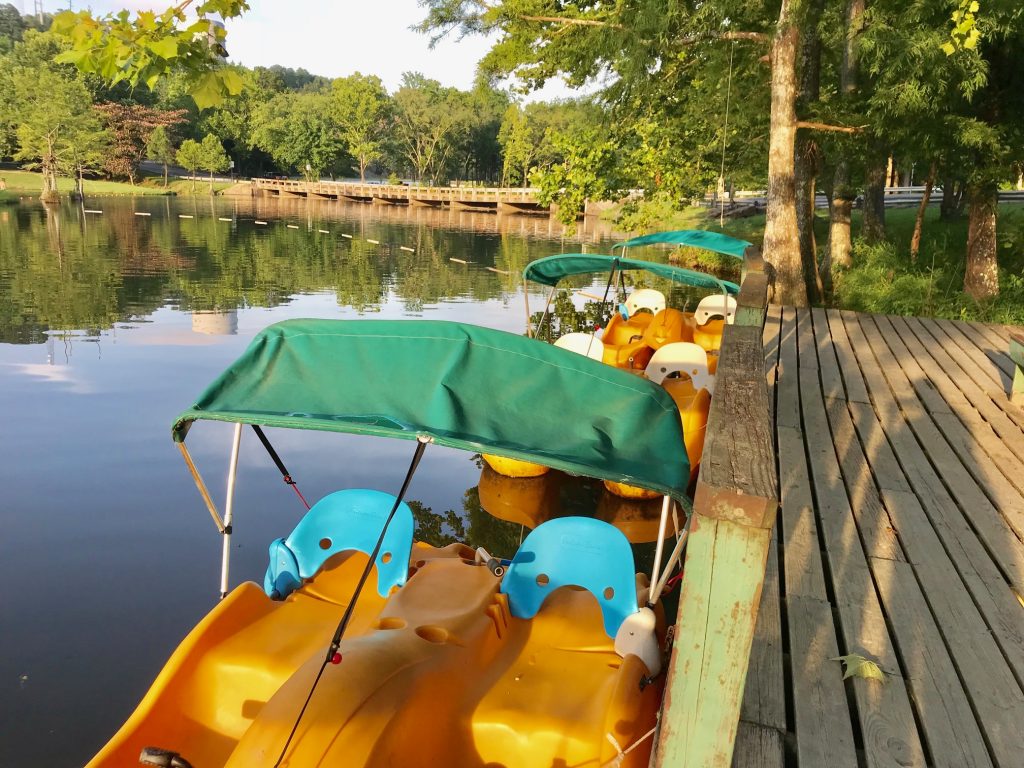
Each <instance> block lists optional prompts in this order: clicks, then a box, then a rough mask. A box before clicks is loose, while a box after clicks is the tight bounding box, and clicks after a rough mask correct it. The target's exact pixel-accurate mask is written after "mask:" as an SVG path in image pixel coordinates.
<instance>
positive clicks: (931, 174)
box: [910, 160, 936, 263]
mask: <svg viewBox="0 0 1024 768" xmlns="http://www.w3.org/2000/svg"><path fill="white" fill-rule="evenodd" d="M935 173H936V166H935V161H934V160H933V161H932V164H931V166H930V167H929V168H928V178H927V179H925V180H924V194H923V195H922V196H921V204H920V205H919V206H917V218H916V219H914V236H913V237H911V238H910V260H911V261H912V262H914V263H916V262H917V254H918V253H919V252H920V250H921V230H922V229H923V228H924V212H925V211H926V210H928V202H929V201H930V200H931V199H932V185H933V184H935Z"/></svg>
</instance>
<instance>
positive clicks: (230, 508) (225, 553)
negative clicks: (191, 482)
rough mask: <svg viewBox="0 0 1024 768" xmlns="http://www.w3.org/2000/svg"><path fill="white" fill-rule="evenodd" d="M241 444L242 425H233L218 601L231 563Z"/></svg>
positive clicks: (221, 597)
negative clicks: (232, 531)
mask: <svg viewBox="0 0 1024 768" xmlns="http://www.w3.org/2000/svg"><path fill="white" fill-rule="evenodd" d="M241 444H242V424H241V422H238V423H237V424H235V432H234V435H233V436H232V439H231V459H230V461H229V462H228V490H227V496H226V498H225V500H224V529H223V530H222V531H221V533H222V534H223V536H224V542H223V546H222V547H221V556H220V599H221V600H223V599H224V598H225V597H227V594H228V569H229V566H230V563H231V521H232V519H234V511H235V480H236V478H237V477H238V449H239V447H240V446H241Z"/></svg>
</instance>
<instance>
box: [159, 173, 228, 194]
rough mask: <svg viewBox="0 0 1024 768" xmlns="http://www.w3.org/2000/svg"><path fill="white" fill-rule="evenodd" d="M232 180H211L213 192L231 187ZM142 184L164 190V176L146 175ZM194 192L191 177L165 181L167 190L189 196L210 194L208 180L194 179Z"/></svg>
mask: <svg viewBox="0 0 1024 768" xmlns="http://www.w3.org/2000/svg"><path fill="white" fill-rule="evenodd" d="M234 185H235V183H234V182H231V181H215V182H213V191H214V194H219V193H221V192H222V191H224V190H225V189H227V188H228V187H233V186H234ZM142 186H144V187H145V188H146V189H147V190H155V191H157V192H164V177H163V176H147V177H146V178H145V179H143V181H142ZM195 187H196V189H195V192H193V191H192V180H191V179H171V180H170V181H169V182H168V183H167V190H166V191H167V192H168V193H169V194H174V195H182V196H186V197H187V196H189V195H195V196H196V197H203V196H208V195H209V194H210V182H208V181H202V180H200V179H196V184H195Z"/></svg>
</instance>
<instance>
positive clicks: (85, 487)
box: [0, 199, 614, 768]
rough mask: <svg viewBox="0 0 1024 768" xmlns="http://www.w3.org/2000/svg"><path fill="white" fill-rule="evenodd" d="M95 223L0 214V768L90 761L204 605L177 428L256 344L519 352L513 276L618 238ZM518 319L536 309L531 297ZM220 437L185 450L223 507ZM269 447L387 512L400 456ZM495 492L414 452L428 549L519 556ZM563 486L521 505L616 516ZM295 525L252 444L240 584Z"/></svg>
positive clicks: (597, 497) (413, 213) (15, 210)
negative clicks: (455, 540) (400, 333)
mask: <svg viewBox="0 0 1024 768" xmlns="http://www.w3.org/2000/svg"><path fill="white" fill-rule="evenodd" d="M89 207H90V208H92V209H99V210H102V211H103V213H102V214H91V213H85V212H83V211H82V210H81V209H79V208H75V207H70V206H68V207H64V208H61V209H57V210H51V211H46V210H44V209H43V208H42V207H41V206H38V205H37V204H35V203H29V202H26V203H23V204H22V205H19V206H13V207H8V208H0V487H2V490H0V524H2V533H0V584H2V585H3V592H4V594H3V596H2V597H0V649H2V652H0V766H3V768H16V767H20V766H55V767H60V766H74V765H81V764H82V763H84V762H85V761H86V760H88V759H89V758H90V757H91V756H92V755H93V754H94V753H95V752H96V751H97V750H98V749H99V747H100V746H102V744H103V743H104V742H105V741H106V740H107V739H108V738H109V737H110V736H111V735H113V733H114V732H115V730H116V729H117V728H118V727H119V726H120V724H121V723H122V722H123V721H124V720H125V718H126V717H127V716H128V715H129V714H130V712H131V711H132V709H133V708H134V706H135V704H136V703H137V702H138V700H139V699H140V697H141V696H142V695H143V693H144V692H145V690H146V689H147V688H148V686H149V684H150V682H151V681H152V679H153V677H154V676H155V675H156V673H157V672H158V671H159V669H160V667H161V666H162V664H163V662H164V661H165V660H166V659H167V657H168V655H169V654H170V652H171V651H172V650H173V649H174V647H175V646H176V645H177V643H178V642H179V641H180V640H181V638H182V637H183V636H184V634H185V633H186V632H187V631H188V630H189V629H191V627H192V626H193V625H194V624H195V623H196V622H197V621H198V620H199V619H200V618H201V617H202V616H203V615H204V614H205V613H206V612H207V611H208V610H209V609H210V608H211V606H212V605H213V603H214V601H215V600H216V597H217V589H218V578H219V570H220V546H221V540H220V536H219V535H217V533H216V529H215V528H214V527H213V525H212V523H211V521H210V518H209V515H208V514H207V512H206V511H205V508H204V506H203V504H202V502H201V499H200V497H199V495H198V493H197V492H196V489H195V487H194V485H193V484H192V481H191V478H190V477H189V475H188V472H187V470H186V469H185V467H184V465H183V463H182V461H181V459H180V456H179V454H178V452H177V451H176V450H175V449H174V446H173V444H172V442H171V438H170V425H171V422H172V421H173V419H174V417H175V416H176V415H177V413H178V412H180V411H181V410H183V409H184V408H186V407H187V406H188V405H190V404H191V402H192V401H193V399H194V398H195V397H196V396H197V395H198V394H199V393H200V392H201V391H202V390H203V388H204V387H205V386H206V384H208V383H209V382H210V380H212V379H213V378H214V377H215V376H216V375H217V374H218V373H219V372H220V371H221V370H222V369H224V368H225V367H226V366H227V365H228V364H229V363H230V362H231V361H233V360H234V359H235V358H236V357H237V356H238V355H239V354H240V353H241V352H242V351H243V349H244V348H245V346H246V345H247V344H248V342H249V340H250V339H251V338H252V336H253V335H254V334H255V333H256V332H257V331H259V330H261V329H262V328H264V327H265V326H267V325H269V324H270V323H273V322H276V321H278V320H283V319H287V318H294V317H325V318H356V317H382V318H405V317H423V318H437V319H448V320H459V321H467V322H472V323H477V324H480V325H486V326H490V327H495V328H501V329H505V330H510V331H515V332H522V329H523V327H524V302H523V296H522V293H521V287H520V278H519V276H520V275H521V273H522V270H523V267H524V266H525V265H526V264H527V262H529V261H530V260H532V259H535V258H539V257H542V256H546V255H550V254H553V253H559V252H562V251H578V250H579V249H580V247H581V245H583V244H587V245H588V247H589V250H591V251H601V250H602V244H601V242H600V241H601V239H602V238H603V237H608V236H610V233H608V232H605V231H601V230H597V231H595V230H593V229H590V228H583V229H582V230H581V231H580V232H579V233H578V234H577V235H575V236H574V237H572V238H565V239H562V237H561V235H562V232H561V227H560V226H559V225H557V224H556V223H554V222H551V221H549V220H548V219H547V218H534V217H496V216H493V215H488V214H472V213H460V212H454V213H449V212H448V211H434V210H425V209H404V208H394V209H388V208H385V209H374V208H371V207H370V206H360V205H343V204H338V203H329V202H323V203H317V202H310V203H307V202H305V201H298V200H292V201H250V200H248V199H245V200H239V201H230V200H216V201H214V200H209V201H207V200H194V201H193V200H189V201H174V200H170V199H139V200H135V201H128V200H92V201H90V203H89ZM140 213H143V214H149V215H137V214H140ZM184 217H188V218H184ZM256 220H260V221H265V222H266V225H257V224H256V223H255V221H256ZM343 235H351V236H352V237H351V239H349V238H346V237H344V236H343ZM368 240H377V241H379V243H380V244H379V245H377V244H373V243H370V242H367V241H368ZM603 245H604V248H605V250H606V247H607V243H604V244H603ZM405 249H409V250H405ZM452 258H457V259H462V260H464V261H466V262H469V263H468V264H460V263H457V262H453V261H451V260H450V259H452ZM488 267H491V268H493V269H495V270H500V271H499V272H495V271H490V270H488V269H487V268H488ZM504 273H508V274H504ZM531 303H532V304H533V307H534V309H535V310H536V309H540V307H541V306H542V304H543V297H542V295H541V294H540V293H537V294H535V295H531ZM230 432H231V428H230V426H226V425H218V424H212V423H201V424H198V425H197V427H196V428H195V429H193V430H192V432H191V433H190V435H189V445H190V448H191V450H192V453H193V456H194V457H195V459H196V462H197V464H198V465H199V467H200V470H201V471H202V472H203V473H204V476H205V477H206V479H207V481H208V483H209V484H210V486H211V491H213V493H214V496H215V498H216V499H217V501H218V504H221V503H222V499H223V488H224V475H225V469H226V465H227V457H228V451H229V445H230ZM270 436H271V439H272V440H273V442H274V443H275V447H276V448H277V449H278V451H279V453H280V454H281V456H282V458H283V459H284V461H285V463H286V464H287V465H288V468H289V469H290V470H291V472H292V474H293V475H294V477H295V478H296V479H297V481H298V483H299V486H300V487H301V489H302V491H303V492H304V493H305V495H306V496H307V498H310V499H311V500H312V499H316V498H319V497H321V496H322V495H324V494H326V493H329V492H331V491H333V490H337V489H339V488H345V487H368V488H380V489H385V490H391V491H396V490H397V489H398V487H399V485H400V484H401V480H402V477H403V474H404V472H405V469H406V466H407V463H408V460H409V458H410V456H411V451H412V444H410V443H406V442H404V441H385V440H379V439H371V438H364V437H350V436H342V435H321V434H316V433H310V432H293V433H288V432H285V431H280V430H279V431H276V432H274V433H273V434H271V435H270ZM500 482H501V481H500V480H499V481H496V480H495V478H493V477H486V476H485V477H484V483H483V484H482V483H481V470H480V467H479V460H478V459H476V458H475V457H473V456H472V455H469V454H466V453H460V452H456V451H451V450H446V449H440V448H436V447H432V448H430V449H428V451H427V453H426V456H425V458H424V460H423V463H422V464H421V466H420V469H419V471H418V473H417V475H416V477H415V479H414V481H413V484H412V487H411V489H410V491H409V495H408V497H409V499H411V500H413V501H415V502H416V503H417V504H416V505H415V508H416V511H417V525H418V535H419V536H421V537H426V538H428V539H435V540H444V539H446V538H450V537H452V536H458V537H460V538H461V537H465V538H468V539H469V540H471V541H472V542H473V543H475V544H483V545H485V546H488V547H489V548H491V549H492V551H494V552H496V553H500V554H502V555H506V556H510V555H511V554H512V553H513V552H514V550H515V547H516V545H517V544H518V541H519V536H520V535H521V529H520V527H519V526H518V525H514V524H512V523H505V522H501V521H499V520H497V519H496V518H494V517H492V516H491V515H488V514H487V513H486V512H485V511H483V510H482V509H481V497H484V500H485V502H486V501H487V499H493V498H497V497H498V496H500V495H501V493H502V488H500V487H497V486H496V483H499V484H500ZM553 482H554V485H549V486H548V487H546V488H545V489H543V491H542V492H536V488H534V490H533V491H530V492H529V493H527V494H526V496H530V494H531V493H532V494H533V496H532V497H531V498H533V499H534V502H535V503H536V504H538V505H540V504H547V505H554V506H555V507H558V508H560V509H561V510H562V511H563V512H565V511H569V510H584V511H585V510H586V509H588V508H589V509H590V510H591V511H593V510H594V509H595V508H598V507H600V509H598V514H614V511H613V512H611V513H609V512H608V508H607V506H608V501H607V500H606V499H604V497H603V496H602V491H601V489H600V487H599V486H598V487H594V486H595V485H596V484H593V483H587V482H581V481H568V480H559V481H553ZM513 490H515V489H513ZM538 494H539V495H538ZM526 496H521V497H516V498H526ZM513 497H515V494H513ZM540 497H543V499H541V498H540ZM505 498H508V496H507V495H506V496H505ZM534 502H530V503H534ZM524 503H525V502H524ZM602 505H603V506H602ZM304 511H305V510H304V508H303V507H302V506H301V505H300V503H299V502H298V500H297V498H296V497H295V496H294V495H293V493H292V492H291V490H290V489H288V488H287V486H285V485H284V484H283V483H282V482H281V479H280V476H279V475H278V473H277V471H276V470H275V468H274V466H273V465H272V464H271V462H270V461H269V459H268V458H267V456H266V454H265V453H264V451H263V449H262V448H261V447H260V446H259V444H258V443H257V442H256V441H255V440H254V439H253V437H252V435H251V434H246V435H245V436H244V437H243V446H242V455H241V462H240V470H239V478H238V488H237V496H236V519H235V536H234V541H235V543H236V545H237V546H236V548H235V550H234V552H233V555H232V570H231V576H232V579H231V581H232V585H235V584H237V583H239V581H241V580H246V579H251V580H256V581H261V580H262V575H263V572H264V570H265V568H266V558H267V555H266V547H267V544H268V543H269V542H270V541H271V540H272V539H273V538H275V537H277V536H284V535H287V533H288V532H289V531H290V530H291V528H292V527H293V526H294V524H295V523H296V522H297V521H298V519H299V518H300V517H301V515H302V513H303V512H304ZM506 511H507V510H506ZM496 514H499V515H501V514H502V512H501V510H497V511H496ZM510 516H511V517H514V515H508V514H505V517H510Z"/></svg>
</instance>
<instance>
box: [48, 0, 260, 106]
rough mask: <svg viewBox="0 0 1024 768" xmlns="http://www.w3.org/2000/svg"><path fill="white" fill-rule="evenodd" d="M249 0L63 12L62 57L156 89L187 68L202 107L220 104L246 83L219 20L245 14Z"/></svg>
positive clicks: (112, 79)
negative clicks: (230, 59) (229, 61)
mask: <svg viewBox="0 0 1024 768" xmlns="http://www.w3.org/2000/svg"><path fill="white" fill-rule="evenodd" d="M248 9H249V4H248V2H246V0H184V1H183V2H181V3H179V4H177V5H175V6H173V7H171V8H168V9H167V10H165V11H163V12H161V13H155V12H153V11H139V12H138V13H136V14H135V15H134V16H132V14H130V13H129V12H128V11H120V12H118V13H114V14H108V15H105V16H94V15H93V14H92V12H90V11H78V12H77V13H76V12H73V11H63V12H61V13H59V14H57V15H56V16H55V17H54V19H53V26H52V27H51V29H52V31H53V32H55V33H56V34H58V35H60V36H62V37H64V38H66V39H67V40H68V41H69V42H70V44H71V47H70V49H69V50H67V51H65V52H64V53H61V54H60V55H59V56H58V57H57V61H59V62H61V63H67V64H74V65H75V66H77V67H78V68H79V69H80V70H82V71H83V72H87V73H93V74H97V75H99V76H100V77H102V78H103V79H104V80H106V81H107V82H108V83H110V84H111V85H113V84H116V83H120V82H126V83H128V84H129V85H131V86H132V87H135V86H137V85H139V84H140V83H141V84H143V85H145V86H146V87H147V88H150V89H152V88H154V87H155V86H156V84H157V83H158V82H159V80H160V78H161V77H163V76H165V75H167V74H168V73H169V72H171V71H179V72H183V73H184V74H185V76H186V79H187V81H188V87H189V94H190V95H191V96H192V98H193V100H194V101H195V103H196V106H198V107H199V108H200V109H206V108H208V107H215V106H218V105H220V104H222V103H223V102H224V100H225V99H226V98H227V97H228V96H234V95H237V94H238V93H240V92H241V91H242V88H243V82H242V78H241V77H240V76H239V74H238V73H237V72H236V71H235V70H234V69H232V68H231V67H227V66H224V62H225V58H226V57H227V51H226V50H225V48H224V41H225V36H226V33H225V31H224V27H223V25H222V24H221V23H219V20H218V19H217V18H215V17H219V18H220V19H231V18H236V17H238V16H241V15H242V14H243V13H244V12H245V11H247V10H248Z"/></svg>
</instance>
